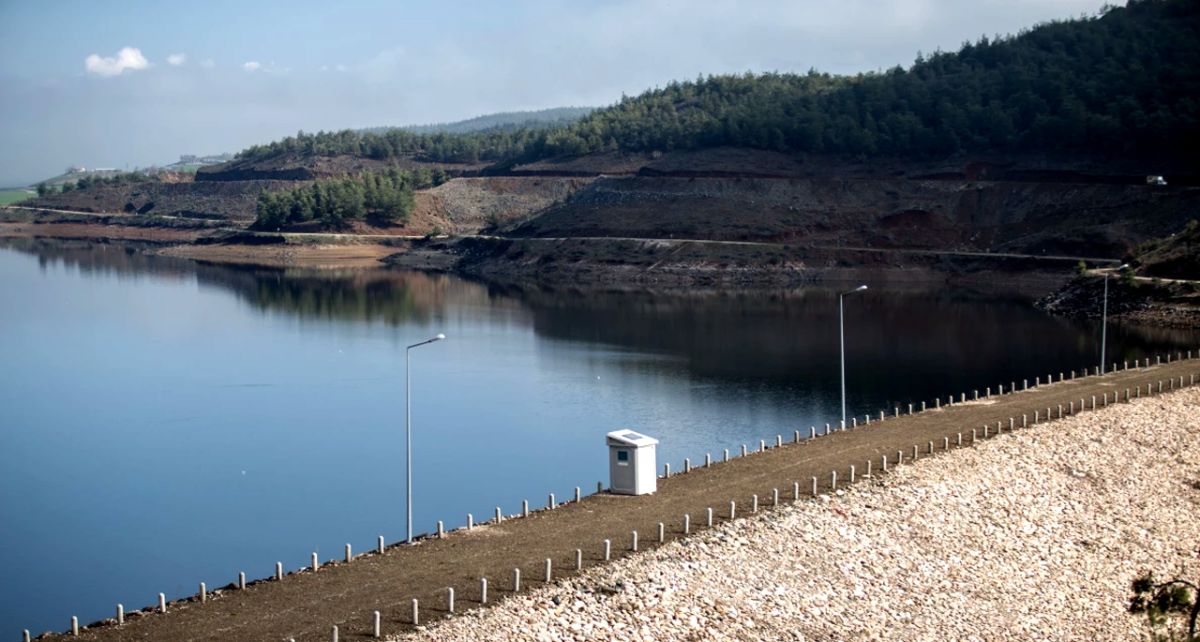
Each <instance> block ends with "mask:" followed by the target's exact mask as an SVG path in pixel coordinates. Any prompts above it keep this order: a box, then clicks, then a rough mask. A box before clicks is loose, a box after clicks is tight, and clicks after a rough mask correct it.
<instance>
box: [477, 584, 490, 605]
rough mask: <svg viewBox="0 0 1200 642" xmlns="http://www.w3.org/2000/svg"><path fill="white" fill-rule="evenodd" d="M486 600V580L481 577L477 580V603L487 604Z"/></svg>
mask: <svg viewBox="0 0 1200 642" xmlns="http://www.w3.org/2000/svg"><path fill="white" fill-rule="evenodd" d="M487 598H488V594H487V578H486V577H481V578H479V603H480V604H487Z"/></svg>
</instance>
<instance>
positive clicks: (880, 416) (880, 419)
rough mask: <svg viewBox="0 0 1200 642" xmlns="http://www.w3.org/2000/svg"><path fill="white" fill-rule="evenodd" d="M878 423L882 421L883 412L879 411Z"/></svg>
mask: <svg viewBox="0 0 1200 642" xmlns="http://www.w3.org/2000/svg"><path fill="white" fill-rule="evenodd" d="M879 421H883V411H882V410H880V411H879Z"/></svg>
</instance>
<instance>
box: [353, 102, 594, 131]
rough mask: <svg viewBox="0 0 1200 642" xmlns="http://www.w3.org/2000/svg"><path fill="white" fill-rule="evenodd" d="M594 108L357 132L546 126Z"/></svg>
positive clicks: (574, 118) (571, 119) (569, 120)
mask: <svg viewBox="0 0 1200 642" xmlns="http://www.w3.org/2000/svg"><path fill="white" fill-rule="evenodd" d="M594 110H595V108H594V107H555V108H551V109H540V110H537V111H505V112H500V113H496V114H487V115H484V116H476V117H475V118H468V119H466V120H459V121H455V122H452V123H433V124H429V125H405V126H403V127H371V128H367V129H363V130H360V131H362V132H364V133H369V134H383V133H386V132H388V131H391V130H393V129H403V130H405V131H409V132H413V133H414V134H467V133H471V132H480V131H488V130H507V131H512V130H517V129H549V128H553V127H562V126H565V125H569V124H571V123H573V122H575V121H577V120H579V119H580V118H583V117H584V116H586V115H588V114H589V113H591V112H592V111H594Z"/></svg>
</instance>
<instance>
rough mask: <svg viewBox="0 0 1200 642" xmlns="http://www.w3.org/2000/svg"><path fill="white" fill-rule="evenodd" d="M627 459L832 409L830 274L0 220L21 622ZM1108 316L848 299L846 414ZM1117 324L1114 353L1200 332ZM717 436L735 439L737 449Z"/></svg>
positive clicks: (329, 545) (1006, 361) (578, 476)
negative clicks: (512, 279)
mask: <svg viewBox="0 0 1200 642" xmlns="http://www.w3.org/2000/svg"><path fill="white" fill-rule="evenodd" d="M438 332H443V333H445V334H446V335H447V336H448V337H449V338H448V339H447V340H446V341H442V342H438V343H435V344H432V345H428V346H424V347H421V348H419V349H416V350H414V351H413V353H412V371H413V380H412V393H413V410H412V421H413V430H414V437H413V447H414V461H415V466H414V489H413V493H414V498H415V500H414V501H415V506H414V517H415V519H414V522H415V530H416V532H418V533H420V532H428V531H430V530H432V528H433V527H434V524H435V522H436V520H444V521H445V522H446V524H447V525H448V526H458V525H461V524H463V523H465V521H466V515H467V513H473V514H474V515H475V516H476V518H477V519H487V518H489V517H490V516H491V514H492V512H493V508H494V507H495V506H497V505H499V506H501V507H502V508H503V509H504V511H505V512H506V513H514V512H517V511H518V510H519V508H520V504H521V500H522V499H524V498H528V499H530V501H531V504H533V505H535V506H536V505H541V504H543V503H544V502H545V501H546V496H547V494H548V493H550V492H553V493H555V494H556V495H557V496H558V497H559V498H567V497H570V496H571V495H572V493H573V491H574V488H575V487H576V486H580V487H582V488H583V490H584V492H589V491H593V490H594V489H595V486H596V482H597V481H606V480H605V476H606V474H607V463H606V461H607V460H606V452H605V446H604V434H605V433H606V432H608V431H611V430H615V429H618V428H633V429H636V430H638V431H641V432H645V433H647V434H650V435H652V436H655V437H657V438H658V439H660V440H661V445H660V449H659V465H660V467H661V464H662V463H663V462H670V463H671V464H672V467H673V468H677V467H679V466H681V464H682V461H683V458H684V457H690V458H691V459H692V461H699V460H702V459H703V457H704V454H705V453H706V452H712V453H714V454H717V453H720V452H721V450H722V449H724V448H730V449H736V448H737V447H738V446H740V444H743V443H747V444H757V443H758V440H759V439H768V440H770V439H773V438H774V436H775V435H776V434H781V433H782V434H784V435H790V434H791V432H792V431H793V430H796V429H802V430H805V431H807V429H808V427H809V426H810V425H817V426H824V424H825V423H826V422H834V423H836V420H837V417H838V413H839V388H838V349H837V346H838V343H837V340H838V316H837V296H836V291H835V290H832V289H820V288H817V289H807V290H792V291H777V292H767V293H761V292H760V293H754V294H749V293H746V294H738V293H725V294H719V293H711V292H696V293H690V294H686V295H662V294H652V293H594V292H580V291H574V290H559V291H545V290H537V289H496V288H489V287H488V286H486V285H481V284H478V283H474V282H468V281H464V280H461V279H458V278H455V277H452V276H444V275H426V274H420V273H412V272H387V271H382V270H381V271H377V272H352V273H333V274H321V275H318V274H313V273H292V272H286V271H280V270H267V269H251V268H230V267H217V266H211V265H203V264H196V263H192V262H189V261H181V260H173V259H168V258H163V257H154V256H147V255H146V254H144V253H143V252H141V251H139V250H137V249H134V248H128V247H122V246H117V245H92V244H84V243H65V242H48V241H35V240H29V239H23V240H21V239H18V240H8V241H0V364H2V365H0V453H3V465H2V466H0V569H3V577H4V581H3V582H0V639H10V638H11V639H19V638H18V636H19V634H20V630H21V629H23V628H28V629H30V630H32V631H34V632H35V634H36V633H38V632H41V631H44V630H48V629H53V630H64V629H66V628H67V627H68V624H69V620H70V616H71V615H78V616H79V618H80V621H81V622H83V623H87V622H91V621H94V620H97V619H100V618H104V617H109V616H111V615H112V612H113V609H114V606H115V604H117V603H118V602H119V603H123V604H124V605H125V607H126V609H134V608H139V607H142V606H146V605H149V604H151V603H153V602H154V600H155V599H156V596H157V594H158V593H159V592H164V593H166V594H167V597H168V598H176V597H181V596H185V595H190V594H192V593H194V592H195V591H196V587H197V583H198V582H200V581H204V582H206V583H207V584H208V586H209V587H210V588H215V587H219V586H223V585H225V584H227V583H229V582H232V581H234V579H235V578H236V577H237V573H238V572H239V571H245V572H246V573H247V576H248V577H250V578H256V577H266V576H268V575H270V574H271V573H272V571H273V568H274V564H275V562H276V561H282V562H283V564H284V567H285V568H286V569H289V570H291V569H295V568H300V567H302V566H305V565H307V564H308V559H309V554H310V553H311V552H312V551H318V552H319V553H320V554H321V557H322V559H330V558H336V557H339V556H340V555H341V550H342V547H343V545H344V544H345V543H347V542H349V543H351V544H352V545H353V547H354V549H355V550H356V551H361V550H366V549H369V548H371V547H373V546H374V543H375V538H376V536H377V535H381V534H382V535H384V536H385V537H386V538H387V540H388V541H389V542H392V541H396V540H398V539H402V538H403V533H404V527H405V524H404V496H405V484H404V455H405V451H404V384H405V381H404V354H405V345H407V344H410V343H415V342H417V341H420V340H423V339H426V338H428V337H429V336H431V335H433V334H435V333H438ZM1099 334H1100V333H1099V327H1098V324H1097V323H1096V322H1073V321H1066V320H1062V319H1058V318H1054V317H1050V316H1047V315H1045V314H1043V313H1041V312H1039V311H1037V310H1036V309H1034V308H1033V307H1032V305H1031V304H1030V302H1029V301H1027V300H1024V299H1020V298H1009V297H999V296H995V295H992V294H989V293H987V292H978V291H976V292H951V291H920V290H894V289H889V288H884V287H875V288H872V289H871V290H868V291H866V292H862V293H857V294H854V295H853V296H852V297H848V298H847V299H846V337H847V344H846V360H847V372H846V384H847V391H848V405H849V408H850V413H851V415H857V416H859V417H861V416H862V415H863V414H865V413H867V412H878V411H879V410H880V409H884V408H892V407H893V406H896V405H905V406H906V405H907V404H908V403H909V402H919V401H920V400H931V399H932V398H933V397H935V396H939V395H940V396H941V397H943V398H945V396H946V395H949V394H951V393H958V392H962V391H970V390H972V389H975V388H979V389H982V388H984V387H985V386H993V387H994V386H996V385H998V384H1000V383H1005V384H1007V383H1008V382H1010V381H1012V380H1018V381H1019V380H1020V379H1022V378H1025V377H1029V378H1030V379H1032V377H1033V376H1035V375H1043V376H1044V375H1045V374H1046V373H1049V372H1054V373H1057V372H1059V371H1063V370H1071V369H1079V368H1082V367H1084V366H1093V365H1095V364H1096V363H1097V360H1098V355H1099ZM1198 339H1200V336H1198V335H1197V333H1195V332H1188V331H1169V330H1155V329H1147V328H1141V327H1136V326H1131V325H1114V326H1112V327H1110V328H1109V341H1110V344H1109V348H1108V349H1109V354H1110V355H1111V360H1113V361H1120V360H1125V359H1134V358H1139V357H1142V356H1146V355H1149V354H1153V353H1156V352H1162V351H1166V350H1169V349H1174V348H1183V349H1188V348H1194V347H1195V346H1196V345H1197V344H1198V343H1200V341H1198ZM718 456H719V455H718Z"/></svg>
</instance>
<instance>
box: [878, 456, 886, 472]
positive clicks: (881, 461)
mask: <svg viewBox="0 0 1200 642" xmlns="http://www.w3.org/2000/svg"><path fill="white" fill-rule="evenodd" d="M879 469H880V470H881V471H883V472H885V473H886V472H887V455H881V456H880V458H879Z"/></svg>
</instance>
